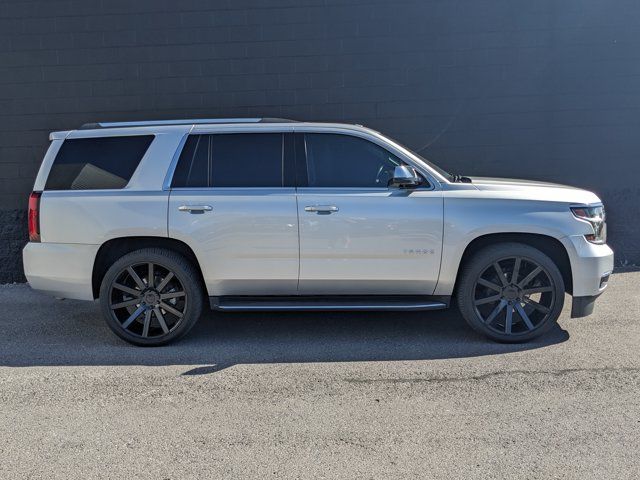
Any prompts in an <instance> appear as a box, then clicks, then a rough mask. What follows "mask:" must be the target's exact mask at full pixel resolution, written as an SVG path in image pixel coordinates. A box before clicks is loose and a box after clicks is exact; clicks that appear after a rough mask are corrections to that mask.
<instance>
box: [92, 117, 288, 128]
mask: <svg viewBox="0 0 640 480" xmlns="http://www.w3.org/2000/svg"><path fill="white" fill-rule="evenodd" d="M291 122H297V120H289V119H287V118H192V119H185V120H148V121H133V122H96V123H85V124H83V125H82V126H81V127H80V130H93V129H97V128H121V127H158V126H165V125H207V124H211V123H291Z"/></svg>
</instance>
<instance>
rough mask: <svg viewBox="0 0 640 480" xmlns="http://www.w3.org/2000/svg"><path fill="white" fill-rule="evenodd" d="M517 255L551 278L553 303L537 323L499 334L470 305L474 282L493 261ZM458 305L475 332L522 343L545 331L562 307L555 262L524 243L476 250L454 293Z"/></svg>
mask: <svg viewBox="0 0 640 480" xmlns="http://www.w3.org/2000/svg"><path fill="white" fill-rule="evenodd" d="M514 256H520V257H523V258H524V259H529V260H532V261H534V262H536V263H538V264H539V265H540V266H542V267H543V268H544V269H545V270H546V272H547V273H548V274H549V276H550V277H551V280H552V281H553V285H554V290H555V291H554V294H555V302H554V304H553V308H552V309H551V314H550V315H549V317H548V318H547V319H546V320H545V322H544V323H542V324H541V325H538V326H536V328H534V329H533V330H531V331H529V332H527V333H525V334H521V335H507V334H500V333H499V332H496V331H494V330H491V329H489V328H487V326H486V325H485V324H484V321H483V320H482V319H481V318H480V317H479V315H478V313H477V312H476V308H475V304H474V293H475V285H476V281H477V279H478V277H479V276H480V274H481V273H482V272H484V271H485V269H486V268H488V267H489V266H490V265H491V264H492V263H493V262H495V261H500V260H503V259H506V258H510V257H514ZM457 301H458V308H459V309H460V313H461V314H462V316H463V317H464V319H465V320H466V321H467V323H468V324H469V325H470V326H471V327H472V328H473V329H474V330H476V331H477V332H480V333H482V334H483V335H485V336H487V337H489V338H491V339H493V340H496V341H499V342H505V343H518V342H526V341H529V340H531V339H533V338H536V337H539V336H540V335H543V334H544V333H546V332H548V331H549V330H550V329H551V328H553V326H554V325H556V323H557V320H558V317H559V316H560V313H561V312H562V308H563V306H564V281H563V279H562V274H561V273H560V270H559V269H558V267H557V265H556V264H555V263H554V262H553V260H551V259H550V258H549V257H548V256H547V255H545V254H544V253H543V252H541V251H540V250H538V249H536V248H534V247H531V246H529V245H525V244H519V243H503V244H498V245H492V246H489V247H486V248H484V249H482V250H480V251H479V252H477V253H476V254H475V255H474V256H473V258H472V259H471V260H470V261H469V262H468V264H467V265H466V266H465V268H464V271H463V273H462V279H461V282H460V285H459V286H458V292H457Z"/></svg>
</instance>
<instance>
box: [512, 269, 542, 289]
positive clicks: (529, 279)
mask: <svg viewBox="0 0 640 480" xmlns="http://www.w3.org/2000/svg"><path fill="white" fill-rule="evenodd" d="M541 271H542V267H540V266H538V267H536V268H534V269H533V272H531V273H530V274H529V275H527V276H526V277H524V279H523V280H522V281H521V282H520V283H519V284H518V286H519V287H520V288H524V287H525V285H527V284H528V283H529V282H530V281H531V280H533V279H534V278H535V277H536V276H537V275H538V274H539V273H540V272H541Z"/></svg>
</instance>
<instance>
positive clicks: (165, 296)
mask: <svg viewBox="0 0 640 480" xmlns="http://www.w3.org/2000/svg"><path fill="white" fill-rule="evenodd" d="M185 295H186V293H185V292H170V293H163V294H161V295H160V298H161V299H162V300H169V299H170V298H178V297H184V296H185Z"/></svg>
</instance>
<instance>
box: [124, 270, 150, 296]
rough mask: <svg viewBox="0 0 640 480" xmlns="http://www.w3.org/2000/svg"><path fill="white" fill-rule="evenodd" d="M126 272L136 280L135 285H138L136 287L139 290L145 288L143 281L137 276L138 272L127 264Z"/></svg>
mask: <svg viewBox="0 0 640 480" xmlns="http://www.w3.org/2000/svg"><path fill="white" fill-rule="evenodd" d="M127 272H129V275H131V278H133V281H134V282H136V285H138V287H140V290H144V289H145V288H147V286H146V285H145V283H144V282H143V281H142V279H141V278H140V277H139V276H138V274H137V273H136V271H135V270H134V269H133V267H132V266H128V267H127Z"/></svg>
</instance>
